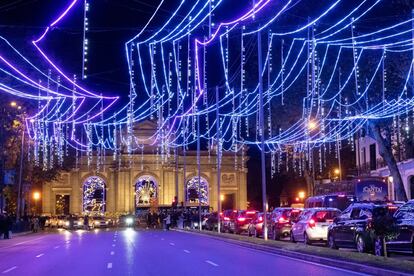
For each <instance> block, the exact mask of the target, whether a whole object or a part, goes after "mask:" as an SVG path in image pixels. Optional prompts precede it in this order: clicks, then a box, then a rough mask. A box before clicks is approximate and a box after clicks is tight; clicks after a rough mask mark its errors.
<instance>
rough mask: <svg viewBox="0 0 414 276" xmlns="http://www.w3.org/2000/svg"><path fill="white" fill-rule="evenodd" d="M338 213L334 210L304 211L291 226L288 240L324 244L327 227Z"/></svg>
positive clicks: (326, 236)
mask: <svg viewBox="0 0 414 276" xmlns="http://www.w3.org/2000/svg"><path fill="white" fill-rule="evenodd" d="M340 213H341V211H340V210H339V209H336V208H309V209H305V210H304V211H303V212H302V214H301V215H300V217H299V219H298V221H297V222H296V223H294V224H293V226H292V230H291V232H290V240H291V241H292V242H297V241H303V242H304V243H306V244H311V243H312V242H317V241H319V242H326V241H327V239H328V227H329V225H331V224H332V223H333V220H334V218H336V217H337V216H339V215H340Z"/></svg>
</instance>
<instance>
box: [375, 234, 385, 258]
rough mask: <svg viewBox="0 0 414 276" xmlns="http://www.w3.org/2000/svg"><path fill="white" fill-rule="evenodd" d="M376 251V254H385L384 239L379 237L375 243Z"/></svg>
mask: <svg viewBox="0 0 414 276" xmlns="http://www.w3.org/2000/svg"><path fill="white" fill-rule="evenodd" d="M374 253H375V255H376V256H384V239H383V238H380V237H377V238H376V239H375V243H374Z"/></svg>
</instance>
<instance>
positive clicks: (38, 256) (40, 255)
mask: <svg viewBox="0 0 414 276" xmlns="http://www.w3.org/2000/svg"><path fill="white" fill-rule="evenodd" d="M43 255H45V254H43V253H42V254H39V255H37V256H36V258H40V257H42V256H43Z"/></svg>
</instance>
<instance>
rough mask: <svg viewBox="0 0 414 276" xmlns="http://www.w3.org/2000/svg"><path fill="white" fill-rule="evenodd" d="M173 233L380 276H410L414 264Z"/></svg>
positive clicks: (238, 238) (234, 237) (231, 237)
mask: <svg viewBox="0 0 414 276" xmlns="http://www.w3.org/2000/svg"><path fill="white" fill-rule="evenodd" d="M177 231H181V232H186V233H192V234H197V235H204V236H208V237H211V238H215V239H220V240H222V241H225V242H229V243H232V244H236V245H239V246H243V247H248V248H251V249H255V250H260V251H266V252H269V253H273V254H278V255H283V256H286V257H290V258H295V259H300V260H304V261H309V262H314V263H319V264H323V265H327V266H332V267H338V268H343V269H347V270H351V271H355V272H360V273H366V274H371V275H381V276H385V275H387V276H397V275H401V276H402V275H414V262H412V261H407V260H399V259H393V258H385V257H379V256H374V255H371V254H361V253H357V252H348V251H342V250H341V251H340V250H333V249H329V248H326V247H320V246H309V245H305V244H301V243H290V242H285V241H274V240H267V241H265V240H263V239H259V238H252V237H247V236H240V235H234V234H227V233H220V234H219V233H216V232H209V231H198V230H177Z"/></svg>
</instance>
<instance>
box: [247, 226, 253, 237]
mask: <svg viewBox="0 0 414 276" xmlns="http://www.w3.org/2000/svg"><path fill="white" fill-rule="evenodd" d="M247 236H249V237H251V236H252V231H251V229H250V228H249V229H247Z"/></svg>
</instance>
